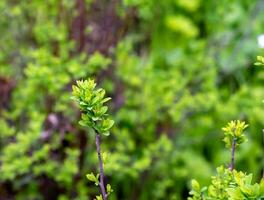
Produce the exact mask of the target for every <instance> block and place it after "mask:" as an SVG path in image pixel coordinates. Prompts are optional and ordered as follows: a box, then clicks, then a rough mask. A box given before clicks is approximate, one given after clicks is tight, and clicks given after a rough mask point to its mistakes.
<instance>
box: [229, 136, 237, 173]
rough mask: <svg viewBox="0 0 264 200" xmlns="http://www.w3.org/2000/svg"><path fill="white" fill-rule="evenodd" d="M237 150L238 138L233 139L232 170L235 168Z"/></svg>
mask: <svg viewBox="0 0 264 200" xmlns="http://www.w3.org/2000/svg"><path fill="white" fill-rule="evenodd" d="M235 151H236V139H233V141H232V152H231V153H232V154H231V163H230V170H231V171H232V170H233V169H234V168H235Z"/></svg>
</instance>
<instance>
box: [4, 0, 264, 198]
mask: <svg viewBox="0 0 264 200" xmlns="http://www.w3.org/2000/svg"><path fill="white" fill-rule="evenodd" d="M116 2H118V3H116ZM263 4H264V3H263V1H261V0H233V1H228V0H222V1H206V0H190V1H186V0H163V1H155V0H123V1H120V2H119V1H112V0H110V1H93V0H86V1H85V0H76V1H67V0H47V1H39V0H32V1H29V0H23V1H17V0H11V1H10V0H1V1H0V11H1V13H2V14H1V18H0V30H1V37H0V43H1V47H0V95H1V100H0V112H1V113H0V138H1V140H0V174H1V176H0V188H1V189H0V196H1V198H3V199H29V200H30V199H32V200H33V199H34V200H38V199H49V200H51V199H59V200H66V199H71V200H72V199H75V200H77V199H78V200H82V199H87V197H89V198H90V199H92V198H93V197H94V196H95V194H96V193H97V190H96V188H95V187H94V186H93V184H91V183H89V181H88V180H87V179H86V178H85V174H87V172H89V171H90V170H91V169H92V168H96V166H97V158H96V153H95V151H94V138H93V137H90V136H89V134H87V133H86V132H85V131H86V130H84V129H82V127H80V126H79V125H78V123H76V122H77V120H76V119H78V115H79V112H78V109H77V108H76V107H75V106H74V104H73V103H72V101H71V100H70V94H71V85H72V83H73V82H75V80H76V79H82V78H83V79H85V78H87V77H94V78H96V80H97V82H99V85H100V86H102V87H104V88H105V89H106V91H107V93H108V95H110V96H111V97H112V99H113V102H112V103H111V104H110V108H109V112H110V113H111V115H112V116H113V118H114V121H115V122H116V125H115V127H114V128H113V130H112V134H111V136H110V137H109V140H107V141H103V146H102V148H103V149H108V150H110V156H109V157H108V161H107V165H106V169H105V171H106V175H107V180H109V182H111V185H112V187H113V188H114V190H115V191H114V193H113V194H112V195H111V199H113V200H114V199H139V200H141V199H142V200H145V199H157V200H158V199H186V198H187V196H188V190H189V187H188V186H189V184H188V183H189V180H190V179H191V178H195V179H197V180H199V182H200V183H201V184H202V185H204V184H208V183H209V181H210V177H211V175H213V174H214V169H215V167H216V166H219V165H220V164H222V163H228V162H229V152H228V151H226V150H223V148H222V145H221V142H220V140H219V138H220V137H221V134H220V132H219V131H218V130H220V127H222V126H223V125H224V124H226V122H227V121H229V120H233V119H244V120H245V121H247V123H248V124H250V127H249V128H248V129H247V131H246V134H247V135H248V143H247V145H244V146H242V147H241V148H240V150H239V154H238V157H237V162H236V166H237V167H236V168H237V169H238V170H245V171H248V172H250V173H254V175H255V176H254V178H255V179H258V178H259V177H260V176H261V167H262V166H263V165H264V158H263V155H262V154H263V150H262V149H261V148H262V146H261V145H262V144H261V141H262V128H263V123H264V122H263V118H264V112H263V104H262V102H261V100H262V99H264V97H263V96H264V94H263V81H264V71H263V70H261V69H259V68H257V67H255V68H254V67H251V66H252V63H253V61H254V58H255V56H256V55H258V54H261V52H260V51H259V50H258V47H257V43H256V38H257V36H258V35H259V34H261V31H263V27H264V16H263V13H264V12H261V11H263V9H264V5H263ZM83 9H84V11H83ZM95 11H96V12H95ZM109 13H110V14H109ZM93 15H94V16H93ZM108 15H110V16H108ZM113 19H117V20H116V21H110V22H111V23H110V26H109V24H108V23H106V22H109V20H113ZM100 20H101V21H100ZM115 22H116V24H121V28H120V29H118V30H117V31H116V32H113V31H110V30H112V29H111V28H114V27H116V26H117V25H116V24H115ZM76 24H77V25H76ZM109 27H110V28H109ZM123 27H124V28H123ZM107 28H109V30H108V29H107ZM123 29H124V30H123ZM119 32H121V33H122V38H120V37H119ZM105 33H106V35H105ZM108 36H109V38H110V39H111V40H113V41H112V42H111V41H108V40H106V39H105V38H108ZM110 36H111V37H110ZM98 38H99V39H98ZM109 38H108V39H109ZM110 39H109V40H110ZM116 39H118V41H115V40H116ZM104 45H106V48H104ZM94 46H95V48H93V47H94ZM102 46H103V47H102ZM104 49H106V50H107V51H105V50H104Z"/></svg>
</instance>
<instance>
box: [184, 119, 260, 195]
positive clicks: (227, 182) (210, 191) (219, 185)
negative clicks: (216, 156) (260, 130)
mask: <svg viewBox="0 0 264 200" xmlns="http://www.w3.org/2000/svg"><path fill="white" fill-rule="evenodd" d="M247 126H248V125H247V124H246V123H245V122H242V121H239V120H237V121H231V122H229V123H228V124H227V126H226V127H224V128H222V130H223V131H224V135H225V137H224V139H223V141H224V142H225V144H226V147H227V148H229V149H231V163H230V166H229V169H228V168H225V167H224V166H220V167H218V168H217V174H216V176H213V177H212V179H211V184H210V185H209V186H208V187H201V186H200V184H199V183H198V181H196V180H192V181H191V186H192V190H191V191H190V195H191V197H189V198H188V200H215V199H220V200H249V199H255V200H262V199H263V198H264V179H263V178H262V179H261V181H260V183H255V184H253V183H252V177H253V175H252V174H246V173H244V172H241V171H237V170H235V169H234V155H235V150H236V147H238V146H239V145H240V144H242V143H243V142H245V141H246V137H245V135H244V133H243V131H244V129H245V128H246V127H247Z"/></svg>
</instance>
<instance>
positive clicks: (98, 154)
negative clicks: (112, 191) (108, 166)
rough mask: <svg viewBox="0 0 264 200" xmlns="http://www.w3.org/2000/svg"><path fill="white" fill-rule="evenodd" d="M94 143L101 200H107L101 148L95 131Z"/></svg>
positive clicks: (98, 135) (98, 136)
mask: <svg viewBox="0 0 264 200" xmlns="http://www.w3.org/2000/svg"><path fill="white" fill-rule="evenodd" d="M95 143H96V151H97V156H98V161H99V169H100V180H99V186H100V189H101V193H102V196H103V200H107V193H106V190H105V184H104V168H103V161H102V156H101V147H100V145H101V144H100V134H99V133H98V132H97V131H96V136H95Z"/></svg>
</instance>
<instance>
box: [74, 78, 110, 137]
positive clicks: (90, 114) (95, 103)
mask: <svg viewBox="0 0 264 200" xmlns="http://www.w3.org/2000/svg"><path fill="white" fill-rule="evenodd" d="M95 87H96V83H95V82H94V80H91V79H88V80H84V81H83V80H80V81H77V84H76V85H73V86H72V90H73V92H72V94H73V96H72V99H74V100H75V101H76V102H77V103H78V106H79V108H80V110H81V112H82V116H81V118H82V119H81V120H80V121H79V123H80V125H82V126H86V127H91V128H93V129H94V130H95V131H96V132H98V133H101V134H103V135H106V136H108V135H109V129H110V128H111V127H112V126H113V124H114V121H113V120H111V119H110V118H109V117H108V114H107V110H108V107H107V106H105V105H104V104H105V103H106V102H107V101H109V100H110V99H111V98H110V97H106V98H105V90H104V89H102V88H99V89H96V88H95Z"/></svg>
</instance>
